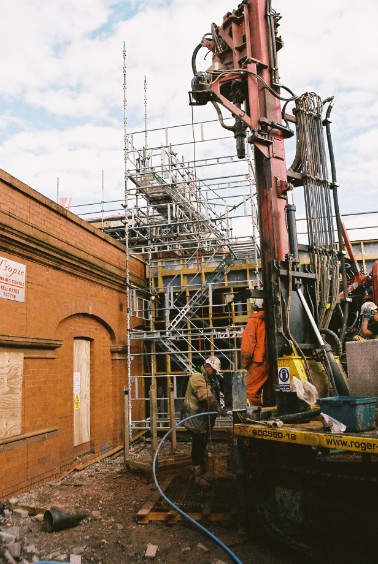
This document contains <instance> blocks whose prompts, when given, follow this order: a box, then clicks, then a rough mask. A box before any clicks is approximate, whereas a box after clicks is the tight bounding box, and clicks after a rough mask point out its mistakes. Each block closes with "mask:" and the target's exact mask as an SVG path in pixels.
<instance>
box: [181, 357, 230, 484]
mask: <svg viewBox="0 0 378 564" xmlns="http://www.w3.org/2000/svg"><path fill="white" fill-rule="evenodd" d="M220 369H221V363H220V360H219V358H217V357H216V356H210V357H208V358H207V359H206V360H205V364H204V366H203V367H202V369H201V371H200V372H194V373H193V374H192V375H191V377H190V378H189V382H188V386H187V388H186V393H185V398H184V405H183V408H182V411H181V418H182V419H185V418H186V417H189V416H191V415H196V414H198V413H205V412H210V411H213V412H217V413H218V414H219V415H223V416H225V415H227V412H226V411H225V410H224V409H223V408H222V407H221V405H220V389H219V381H218V375H219V373H220ZM216 417H217V415H216V414H214V415H203V416H202V417H193V418H192V419H189V420H188V421H186V422H185V423H184V426H185V427H186V428H187V429H188V431H189V432H190V435H191V438H192V465H193V466H192V470H193V477H194V482H195V483H197V484H198V485H200V486H202V487H209V486H210V484H209V482H208V481H207V480H206V477H205V452H206V447H207V443H208V440H209V435H210V431H211V429H212V428H213V426H214V423H215V419H216Z"/></svg>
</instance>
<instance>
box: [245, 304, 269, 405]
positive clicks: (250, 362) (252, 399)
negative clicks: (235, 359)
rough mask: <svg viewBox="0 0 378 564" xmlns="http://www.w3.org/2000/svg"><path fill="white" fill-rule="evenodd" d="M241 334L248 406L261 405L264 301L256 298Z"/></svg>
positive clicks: (264, 361)
mask: <svg viewBox="0 0 378 564" xmlns="http://www.w3.org/2000/svg"><path fill="white" fill-rule="evenodd" d="M253 307H254V312H253V313H252V314H251V315H250V317H249V319H248V322H247V325H246V326H245V328H244V331H243V334H242V343H241V362H242V366H243V368H245V369H246V370H247V376H246V388H247V400H248V403H249V405H261V391H262V387H263V385H264V384H265V382H266V380H267V379H268V363H267V359H266V334H265V315H264V311H263V307H264V300H262V299H260V298H258V299H256V300H255V303H254V306H253Z"/></svg>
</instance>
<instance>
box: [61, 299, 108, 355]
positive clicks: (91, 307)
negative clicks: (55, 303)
mask: <svg viewBox="0 0 378 564" xmlns="http://www.w3.org/2000/svg"><path fill="white" fill-rule="evenodd" d="M55 315H56V321H55V327H56V328H58V326H59V325H60V324H61V323H62V322H63V321H65V320H66V319H67V318H69V317H73V316H74V315H88V316H90V317H92V318H94V319H96V320H97V321H98V322H99V323H101V325H103V326H104V327H105V328H106V329H107V330H108V332H109V334H110V339H111V342H112V343H113V344H114V343H115V342H116V334H115V331H114V329H113V327H112V321H111V318H110V316H109V313H108V311H107V309H106V308H104V307H102V306H101V305H98V304H93V302H90V301H88V300H77V301H75V302H69V303H65V304H64V305H63V306H61V307H60V308H58V310H57V311H56V314H55Z"/></svg>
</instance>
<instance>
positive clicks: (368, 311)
mask: <svg viewBox="0 0 378 564" xmlns="http://www.w3.org/2000/svg"><path fill="white" fill-rule="evenodd" d="M377 309H378V306H376V305H375V303H374V302H365V303H364V304H362V307H361V314H365V315H373V313H374V312H375V311H376V310H377Z"/></svg>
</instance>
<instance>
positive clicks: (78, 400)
mask: <svg viewBox="0 0 378 564" xmlns="http://www.w3.org/2000/svg"><path fill="white" fill-rule="evenodd" d="M74 406H75V409H80V396H79V394H75V401H74Z"/></svg>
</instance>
